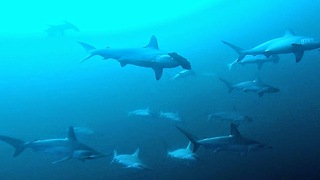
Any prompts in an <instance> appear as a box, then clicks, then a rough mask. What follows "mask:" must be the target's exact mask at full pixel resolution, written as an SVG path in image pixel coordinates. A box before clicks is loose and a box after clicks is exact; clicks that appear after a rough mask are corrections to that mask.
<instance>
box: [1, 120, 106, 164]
mask: <svg viewBox="0 0 320 180" xmlns="http://www.w3.org/2000/svg"><path fill="white" fill-rule="evenodd" d="M0 140H1V141H4V142H6V143H8V144H9V145H11V146H13V147H14V148H15V152H14V154H13V157H17V156H18V155H19V154H20V153H22V152H23V151H24V150H25V149H26V148H30V149H33V150H34V151H39V152H44V153H48V154H53V155H58V156H61V157H63V158H62V159H60V160H58V161H54V162H52V164H55V163H59V162H63V161H66V160H69V159H79V160H81V161H85V160H87V159H97V158H101V157H104V156H107V155H105V154H102V153H99V152H98V151H96V150H94V149H92V148H90V147H88V146H87V145H85V144H82V143H80V142H79V141H78V140H77V138H76V135H75V133H74V129H73V127H72V126H70V127H69V132H68V136H67V137H66V138H57V139H43V140H35V141H30V142H25V141H22V140H20V139H15V138H12V137H8V136H2V135H0Z"/></svg>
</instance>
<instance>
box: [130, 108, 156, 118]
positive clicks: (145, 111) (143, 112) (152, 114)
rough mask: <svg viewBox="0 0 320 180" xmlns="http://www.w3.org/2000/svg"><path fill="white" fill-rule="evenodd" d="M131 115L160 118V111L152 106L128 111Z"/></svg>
mask: <svg viewBox="0 0 320 180" xmlns="http://www.w3.org/2000/svg"><path fill="white" fill-rule="evenodd" d="M128 116H129V117H148V118H158V117H159V113H158V112H155V111H152V110H150V108H146V109H136V110H134V111H130V112H129V113H128Z"/></svg>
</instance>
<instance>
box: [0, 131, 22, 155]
mask: <svg viewBox="0 0 320 180" xmlns="http://www.w3.org/2000/svg"><path fill="white" fill-rule="evenodd" d="M0 140H1V141H3V142H5V143H7V144H9V145H11V146H12V147H14V148H15V151H14V154H13V157H17V156H18V155H19V154H21V153H22V152H23V151H24V150H25V148H26V143H25V142H24V141H22V140H20V139H15V138H11V137H8V136H1V135H0Z"/></svg>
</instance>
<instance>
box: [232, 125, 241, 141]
mask: <svg viewBox="0 0 320 180" xmlns="http://www.w3.org/2000/svg"><path fill="white" fill-rule="evenodd" d="M230 135H232V136H233V137H236V138H239V137H241V134H240V132H239V130H238V127H237V125H236V124H234V123H231V130H230Z"/></svg>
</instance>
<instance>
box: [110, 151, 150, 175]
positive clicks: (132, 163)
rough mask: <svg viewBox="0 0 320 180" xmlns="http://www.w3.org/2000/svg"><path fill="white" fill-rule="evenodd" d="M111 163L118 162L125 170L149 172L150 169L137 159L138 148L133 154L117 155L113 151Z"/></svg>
mask: <svg viewBox="0 0 320 180" xmlns="http://www.w3.org/2000/svg"><path fill="white" fill-rule="evenodd" d="M112 162H118V163H120V164H123V165H125V166H126V167H127V168H135V169H145V170H149V169H150V168H149V167H147V166H146V165H144V164H143V163H142V161H141V160H140V158H139V148H138V149H137V150H136V151H135V152H134V153H133V154H119V155H118V152H117V151H116V150H114V155H113V159H112V161H111V163H112Z"/></svg>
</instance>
